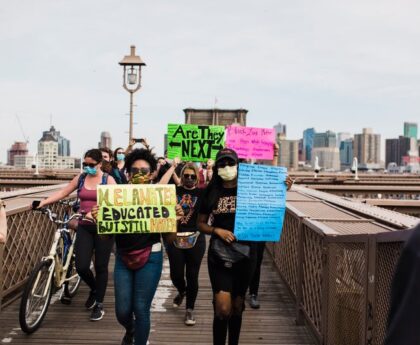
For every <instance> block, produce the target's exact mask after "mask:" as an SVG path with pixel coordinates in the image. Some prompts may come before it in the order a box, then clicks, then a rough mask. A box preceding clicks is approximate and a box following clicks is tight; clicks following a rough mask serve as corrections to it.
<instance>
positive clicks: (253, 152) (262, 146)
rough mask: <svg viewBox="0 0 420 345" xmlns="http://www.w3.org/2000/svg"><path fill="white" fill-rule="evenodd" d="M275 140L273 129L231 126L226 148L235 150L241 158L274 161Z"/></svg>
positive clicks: (228, 131)
mask: <svg viewBox="0 0 420 345" xmlns="http://www.w3.org/2000/svg"><path fill="white" fill-rule="evenodd" d="M274 140H275V132H274V129H273V128H255V127H242V126H229V127H227V129H226V147H228V148H230V149H232V150H235V151H236V153H237V154H238V157H239V158H245V159H268V160H272V159H273V156H274V147H273V145H274Z"/></svg>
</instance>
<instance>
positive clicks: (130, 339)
mask: <svg viewBox="0 0 420 345" xmlns="http://www.w3.org/2000/svg"><path fill="white" fill-rule="evenodd" d="M121 345H134V331H131V332H129V331H125V335H124V338H123V340H122V342H121Z"/></svg>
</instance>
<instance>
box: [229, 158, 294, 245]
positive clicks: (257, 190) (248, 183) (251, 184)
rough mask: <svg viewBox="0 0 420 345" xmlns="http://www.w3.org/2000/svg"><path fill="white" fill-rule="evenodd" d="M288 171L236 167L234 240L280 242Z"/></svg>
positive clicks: (259, 166) (263, 166)
mask: <svg viewBox="0 0 420 345" xmlns="http://www.w3.org/2000/svg"><path fill="white" fill-rule="evenodd" d="M286 175H287V169H286V168H282V167H274V166H267V165H251V164H239V176H238V195H237V200H236V217H235V230H234V233H235V236H236V238H237V239H238V240H243V241H273V242H277V241H279V240H280V234H281V230H282V227H283V221H284V213H285V210H286V185H285V183H284V181H285V180H286Z"/></svg>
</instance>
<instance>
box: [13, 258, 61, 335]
mask: <svg viewBox="0 0 420 345" xmlns="http://www.w3.org/2000/svg"><path fill="white" fill-rule="evenodd" d="M51 263H52V261H51V260H48V261H41V262H40V263H39V264H38V265H37V266H36V267H35V268H34V270H33V271H32V273H31V275H30V276H29V280H28V282H27V283H26V286H25V290H24V291H23V295H22V299H21V302H20V309H19V323H20V328H22V331H24V332H25V333H28V334H30V333H33V332H35V331H36V330H37V329H38V328H39V326H40V325H41V323H42V320H43V319H44V317H45V315H46V314H47V310H48V306H49V304H50V300H51V295H52V285H53V282H52V276H51V277H50V270H49V269H50V267H51Z"/></svg>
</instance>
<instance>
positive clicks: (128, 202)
mask: <svg viewBox="0 0 420 345" xmlns="http://www.w3.org/2000/svg"><path fill="white" fill-rule="evenodd" d="M97 197H98V205H99V213H98V221H97V224H98V234H100V235H105V234H111V235H118V234H142V233H160V232H176V212H175V206H176V192H175V185H141V184H129V185H100V186H98V191H97Z"/></svg>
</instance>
